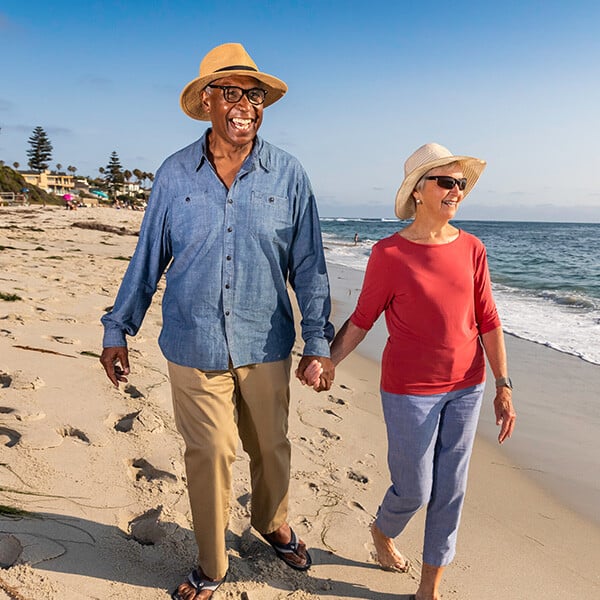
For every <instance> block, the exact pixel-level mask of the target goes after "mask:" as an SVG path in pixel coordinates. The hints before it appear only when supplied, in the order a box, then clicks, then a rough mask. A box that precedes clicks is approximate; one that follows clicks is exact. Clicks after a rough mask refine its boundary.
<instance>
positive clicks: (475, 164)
mask: <svg viewBox="0 0 600 600" xmlns="http://www.w3.org/2000/svg"><path fill="white" fill-rule="evenodd" d="M453 162H458V163H460V165H461V168H462V172H463V174H464V176H465V177H466V178H467V187H466V188H465V191H464V192H463V198H464V197H466V195H467V194H468V193H469V192H470V191H471V190H472V189H473V186H474V185H475V184H476V183H477V180H478V179H479V176H480V175H481V173H482V172H483V170H484V169H485V165H486V162H485V160H481V159H480V158H473V157H472V156H455V155H454V154H452V152H450V150H448V148H444V146H441V145H440V144H435V143H431V144H425V145H424V146H421V147H420V148H419V149H418V150H415V151H414V152H413V153H412V154H411V155H410V156H409V157H408V158H407V159H406V162H405V163H404V181H403V182H402V185H401V186H400V188H399V189H398V192H397V193H396V216H397V217H398V218H399V219H410V218H411V217H412V216H414V214H415V201H414V198H413V196H412V193H413V190H414V189H415V186H416V185H417V183H418V181H419V179H421V177H423V175H425V173H427V171H429V170H431V169H435V167H443V166H444V165H449V164H451V163H453Z"/></svg>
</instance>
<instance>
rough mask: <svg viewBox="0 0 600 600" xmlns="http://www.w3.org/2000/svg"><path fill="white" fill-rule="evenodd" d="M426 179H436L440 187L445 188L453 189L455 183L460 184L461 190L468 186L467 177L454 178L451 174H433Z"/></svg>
mask: <svg viewBox="0 0 600 600" xmlns="http://www.w3.org/2000/svg"><path fill="white" fill-rule="evenodd" d="M425 179H435V180H436V181H437V184H438V186H439V187H441V188H444V189H445V190H451V189H452V188H453V187H454V186H455V185H457V186H458V189H459V190H461V191H462V190H464V189H465V188H466V187H467V178H466V177H463V178H462V179H454V177H450V176H449V175H432V176H431V177H425Z"/></svg>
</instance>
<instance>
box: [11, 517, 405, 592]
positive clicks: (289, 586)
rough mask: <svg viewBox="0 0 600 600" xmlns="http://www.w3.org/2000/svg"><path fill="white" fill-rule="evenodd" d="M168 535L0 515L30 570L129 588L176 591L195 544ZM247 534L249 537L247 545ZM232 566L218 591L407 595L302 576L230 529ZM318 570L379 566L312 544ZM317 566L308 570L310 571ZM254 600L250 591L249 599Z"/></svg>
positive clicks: (184, 532) (179, 531) (177, 532)
mask: <svg viewBox="0 0 600 600" xmlns="http://www.w3.org/2000/svg"><path fill="white" fill-rule="evenodd" d="M164 525H165V526H166V528H167V529H168V530H169V532H170V534H169V535H167V536H166V537H165V539H164V540H163V541H162V542H161V543H160V544H157V545H142V544H140V543H138V542H137V541H135V540H134V539H132V538H131V536H129V535H127V533H126V532H125V531H123V530H122V529H120V528H119V527H116V526H112V525H106V524H102V523H98V522H95V521H90V520H87V519H83V518H79V517H71V516H66V515H60V514H53V513H35V514H34V516H32V517H19V518H8V517H2V518H0V533H5V534H12V535H14V536H16V537H17V538H18V539H19V541H20V542H21V545H22V546H23V554H22V555H21V558H20V559H19V561H18V562H22V563H27V564H29V565H31V567H32V568H33V569H34V570H35V571H42V572H56V573H68V574H72V575H81V576H84V577H91V578H95V579H102V580H105V581H107V582H119V583H123V584H126V585H131V586H140V587H145V588H154V589H157V590H165V591H167V590H172V589H174V588H175V587H176V586H177V585H178V584H179V583H181V581H182V580H183V578H184V577H185V576H186V574H187V572H188V571H189V569H190V568H191V566H192V565H193V562H194V552H195V543H194V541H193V534H192V532H191V531H190V530H189V529H185V528H182V527H179V526H178V525H176V524H174V523H164ZM248 539H251V542H250V544H249V543H248ZM227 543H228V547H229V548H230V569H229V576H228V578H227V582H226V583H225V584H224V585H223V590H225V591H226V590H227V588H230V587H231V588H232V589H233V588H235V589H236V590H237V591H239V592H240V593H241V592H242V591H243V590H244V587H245V584H247V586H248V588H249V589H252V588H253V587H256V586H260V587H261V588H263V589H264V586H268V587H270V588H272V589H273V590H274V593H277V592H276V591H275V590H287V591H288V592H289V591H292V590H302V591H303V592H306V593H309V594H313V595H314V596H315V597H319V598H325V597H331V598H339V597H347V598H369V599H371V600H392V599H394V600H408V599H409V598H410V597H411V595H410V594H406V595H404V594H398V593H388V592H378V591H375V590H372V589H369V588H368V587H366V586H365V585H362V584H358V583H351V582H347V581H343V580H341V579H333V578H330V577H328V578H319V577H316V576H314V575H313V574H311V572H310V571H309V572H307V573H300V572H297V571H293V570H291V569H289V568H288V567H286V566H285V565H284V564H283V563H282V562H281V561H280V560H278V559H277V558H276V557H275V556H274V554H273V551H272V550H271V548H270V547H269V546H268V545H267V544H265V543H264V542H262V541H261V540H259V539H258V537H257V535H254V534H251V533H248V532H245V533H244V535H243V536H238V535H236V534H234V533H231V532H229V533H228V535H227ZM310 552H311V555H312V557H313V562H314V565H315V567H318V565H336V566H339V568H340V569H341V570H343V569H344V568H351V567H354V568H356V567H361V568H365V569H369V570H372V569H377V566H376V565H374V564H369V563H362V562H358V561H354V560H351V559H346V558H344V557H341V556H337V555H335V554H332V553H330V552H327V551H324V550H320V549H318V548H310ZM316 570H317V569H316V568H314V569H313V573H314V572H315V571H316ZM251 597H252V598H254V596H253V595H252V596H251Z"/></svg>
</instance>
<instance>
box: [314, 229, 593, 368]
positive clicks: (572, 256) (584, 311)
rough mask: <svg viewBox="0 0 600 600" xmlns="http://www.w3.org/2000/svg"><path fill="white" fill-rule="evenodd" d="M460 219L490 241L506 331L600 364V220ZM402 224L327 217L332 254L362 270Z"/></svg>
mask: <svg viewBox="0 0 600 600" xmlns="http://www.w3.org/2000/svg"><path fill="white" fill-rule="evenodd" d="M454 224H455V225H456V226H457V227H459V228H461V229H463V230H465V231H468V232H469V233H472V234H474V235H476V236H477V237H478V238H479V239H480V240H482V241H483V243H484V244H485V245H486V248H487V252H488V261H489V267H490V273H491V277H492V286H493V293H494V298H495V300H496V304H497V306H498V311H499V313H500V317H501V319H502V324H503V327H504V330H505V331H507V332H508V333H511V334H513V335H516V336H518V337H521V338H523V339H526V340H530V341H533V342H537V343H540V344H544V345H547V346H549V347H551V348H554V349H555V350H559V351H561V352H566V353H569V354H573V355H575V356H578V357H580V358H582V359H584V360H586V361H588V362H591V363H595V364H600V223H532V222H509V221H506V222H496V221H455V222H454ZM402 227H403V223H402V222H400V221H398V220H396V219H390V220H382V219H343V218H324V219H321V228H322V231H323V243H324V245H325V247H326V251H325V252H326V257H327V260H328V261H330V262H331V263H335V264H339V265H343V266H346V267H351V268H353V269H358V270H361V271H364V270H365V268H366V265H367V261H368V259H369V255H370V253H371V247H372V246H373V244H374V243H375V242H377V241H378V240H380V239H382V238H384V237H387V236H389V235H392V234H393V233H394V232H395V231H398V230H399V229H401V228H402ZM356 233H358V236H359V241H358V243H357V244H356V245H355V244H354V235H355V234H356Z"/></svg>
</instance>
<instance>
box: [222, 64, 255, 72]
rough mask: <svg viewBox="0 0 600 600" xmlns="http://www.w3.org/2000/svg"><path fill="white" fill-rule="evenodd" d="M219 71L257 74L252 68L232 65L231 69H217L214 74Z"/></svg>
mask: <svg viewBox="0 0 600 600" xmlns="http://www.w3.org/2000/svg"><path fill="white" fill-rule="evenodd" d="M220 71H254V72H256V73H258V69H255V68H254V67H248V66H247V65H232V66H231V67H222V68H220V69H217V70H216V71H215V73H219V72H220Z"/></svg>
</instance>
